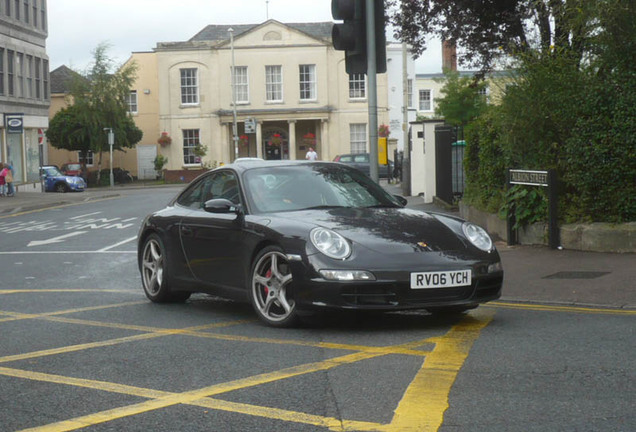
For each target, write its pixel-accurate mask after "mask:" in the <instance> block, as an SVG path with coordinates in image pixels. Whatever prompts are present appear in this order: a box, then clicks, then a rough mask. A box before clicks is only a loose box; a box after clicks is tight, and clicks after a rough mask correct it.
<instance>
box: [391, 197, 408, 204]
mask: <svg viewBox="0 0 636 432" xmlns="http://www.w3.org/2000/svg"><path fill="white" fill-rule="evenodd" d="M393 196H394V197H395V199H397V200H398V202H399V203H400V204H402V207H406V205H407V204H408V201H407V200H406V198H404V197H403V196H402V195H393Z"/></svg>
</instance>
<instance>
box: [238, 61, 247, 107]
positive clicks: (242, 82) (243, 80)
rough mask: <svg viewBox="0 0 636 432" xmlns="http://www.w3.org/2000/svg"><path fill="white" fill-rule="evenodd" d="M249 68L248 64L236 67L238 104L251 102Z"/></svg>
mask: <svg viewBox="0 0 636 432" xmlns="http://www.w3.org/2000/svg"><path fill="white" fill-rule="evenodd" d="M249 82H250V80H249V70H248V68H247V66H235V67H234V95H235V100H236V103H237V104H248V103H250V85H249Z"/></svg>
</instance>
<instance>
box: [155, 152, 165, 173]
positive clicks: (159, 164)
mask: <svg viewBox="0 0 636 432" xmlns="http://www.w3.org/2000/svg"><path fill="white" fill-rule="evenodd" d="M153 163H154V165H155V171H157V172H161V171H162V170H163V167H164V166H166V164H167V163H168V158H167V157H165V156H164V155H162V154H158V155H157V157H155V159H154V161H153Z"/></svg>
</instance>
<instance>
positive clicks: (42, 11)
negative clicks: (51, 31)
mask: <svg viewBox="0 0 636 432" xmlns="http://www.w3.org/2000/svg"><path fill="white" fill-rule="evenodd" d="M34 1H35V0H34ZM40 15H42V19H41V20H40V22H41V24H42V30H44V31H46V0H42V3H40Z"/></svg>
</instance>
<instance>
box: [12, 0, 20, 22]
mask: <svg viewBox="0 0 636 432" xmlns="http://www.w3.org/2000/svg"><path fill="white" fill-rule="evenodd" d="M13 11H14V12H15V19H17V20H19V19H20V0H15V2H14V9H13Z"/></svg>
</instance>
